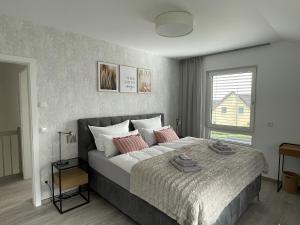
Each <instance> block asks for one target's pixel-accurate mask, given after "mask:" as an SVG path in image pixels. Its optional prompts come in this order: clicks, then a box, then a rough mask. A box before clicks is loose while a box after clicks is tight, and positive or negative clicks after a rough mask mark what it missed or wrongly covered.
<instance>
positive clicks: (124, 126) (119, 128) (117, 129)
mask: <svg viewBox="0 0 300 225" xmlns="http://www.w3.org/2000/svg"><path fill="white" fill-rule="evenodd" d="M88 127H89V129H90V131H91V132H92V134H93V136H94V139H95V144H96V147H97V149H98V150H99V151H104V149H103V148H104V147H103V136H101V134H105V135H114V134H118V135H119V134H126V133H128V132H129V120H126V121H124V122H122V123H118V124H115V125H112V126H107V127H94V126H88Z"/></svg>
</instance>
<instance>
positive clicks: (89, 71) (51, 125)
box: [0, 15, 179, 196]
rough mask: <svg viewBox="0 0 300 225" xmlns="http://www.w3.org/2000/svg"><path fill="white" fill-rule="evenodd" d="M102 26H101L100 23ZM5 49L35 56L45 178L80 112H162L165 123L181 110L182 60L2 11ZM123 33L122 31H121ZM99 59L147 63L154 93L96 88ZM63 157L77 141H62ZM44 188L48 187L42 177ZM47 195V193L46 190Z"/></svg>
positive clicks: (0, 48) (1, 49) (1, 48)
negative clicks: (44, 130) (43, 105)
mask: <svg viewBox="0 0 300 225" xmlns="http://www.w3.org/2000/svg"><path fill="white" fill-rule="evenodd" d="M95 29H97V28H95ZM0 31H1V32H0V53H2V54H6V55H14V56H22V57H29V58H34V59H36V62H37V87H38V100H39V101H43V102H47V104H48V107H47V108H40V109H39V125H40V127H47V128H48V133H46V134H41V135H40V139H39V151H40V166H41V181H42V182H43V181H45V180H46V179H50V162H51V161H55V160H58V155H59V150H58V135H57V132H58V131H60V130H73V131H77V120H78V119H80V118H89V117H102V116H114V115H125V114H126V115H130V114H146V113H153V112H162V113H165V115H166V123H171V124H173V125H174V124H175V120H176V118H177V116H178V88H179V62H178V61H177V60H172V59H167V58H164V57H160V56H157V55H153V54H148V53H146V52H142V51H138V50H134V49H130V48H127V47H122V46H119V45H116V44H112V43H108V42H106V41H101V40H95V39H92V38H89V37H86V36H82V35H78V34H74V33H70V32H63V31H59V30H57V29H53V28H50V27H45V26H40V25H35V24H32V23H30V22H26V21H22V20H19V19H16V18H12V17H8V16H5V15H1V16H0ZM120 35H121V34H120ZM97 61H104V62H111V63H116V64H121V65H129V66H134V67H139V68H148V69H151V70H152V72H153V77H152V93H151V94H130V93H108V92H98V91H97V70H96V68H97V66H96V65H97V64H96V63H97ZM63 144H64V146H63V157H64V158H70V157H75V156H77V143H75V144H69V145H67V144H66V143H65V142H64V143H63ZM42 188H43V189H42V192H43V194H47V193H49V190H48V187H47V186H46V185H43V183H42ZM44 196H47V195H44Z"/></svg>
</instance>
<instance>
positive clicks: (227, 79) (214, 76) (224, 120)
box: [205, 67, 256, 145]
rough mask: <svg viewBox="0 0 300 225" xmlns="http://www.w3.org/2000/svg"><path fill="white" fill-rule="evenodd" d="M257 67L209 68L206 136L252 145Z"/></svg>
mask: <svg viewBox="0 0 300 225" xmlns="http://www.w3.org/2000/svg"><path fill="white" fill-rule="evenodd" d="M255 80H256V67H245V68H237V69H230V70H218V71H209V72H207V87H208V88H207V99H206V103H207V104H206V106H207V107H206V108H207V112H206V115H207V116H206V129H205V131H206V137H207V138H211V139H218V140H224V141H228V142H237V143H242V144H247V145H251V144H252V136H253V132H254V114H255V113H254V109H255V83H256V82H255Z"/></svg>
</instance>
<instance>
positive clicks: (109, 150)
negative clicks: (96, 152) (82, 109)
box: [102, 130, 139, 157]
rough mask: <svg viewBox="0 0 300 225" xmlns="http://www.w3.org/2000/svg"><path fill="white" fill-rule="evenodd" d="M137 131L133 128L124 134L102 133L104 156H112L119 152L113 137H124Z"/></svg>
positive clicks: (135, 133)
mask: <svg viewBox="0 0 300 225" xmlns="http://www.w3.org/2000/svg"><path fill="white" fill-rule="evenodd" d="M138 133H139V131H138V130H134V131H131V132H128V133H126V134H120V135H117V134H116V135H105V134H102V136H103V147H104V155H105V156H106V157H112V156H116V155H118V154H119V151H118V149H117V148H116V146H115V144H114V142H113V139H114V138H118V137H126V136H129V135H137V134H138Z"/></svg>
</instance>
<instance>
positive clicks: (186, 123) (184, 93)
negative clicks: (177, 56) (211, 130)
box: [179, 57, 205, 137]
mask: <svg viewBox="0 0 300 225" xmlns="http://www.w3.org/2000/svg"><path fill="white" fill-rule="evenodd" d="M204 82H205V76H204V74H203V66H202V57H195V58H190V59H184V60H181V61H180V89H179V98H180V99H179V119H180V122H181V125H180V126H179V131H180V135H182V136H184V137H185V136H193V137H203V134H204V121H203V118H204V115H203V114H204V110H203V107H204V102H205V97H204V95H205V90H204V88H205V85H204Z"/></svg>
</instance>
